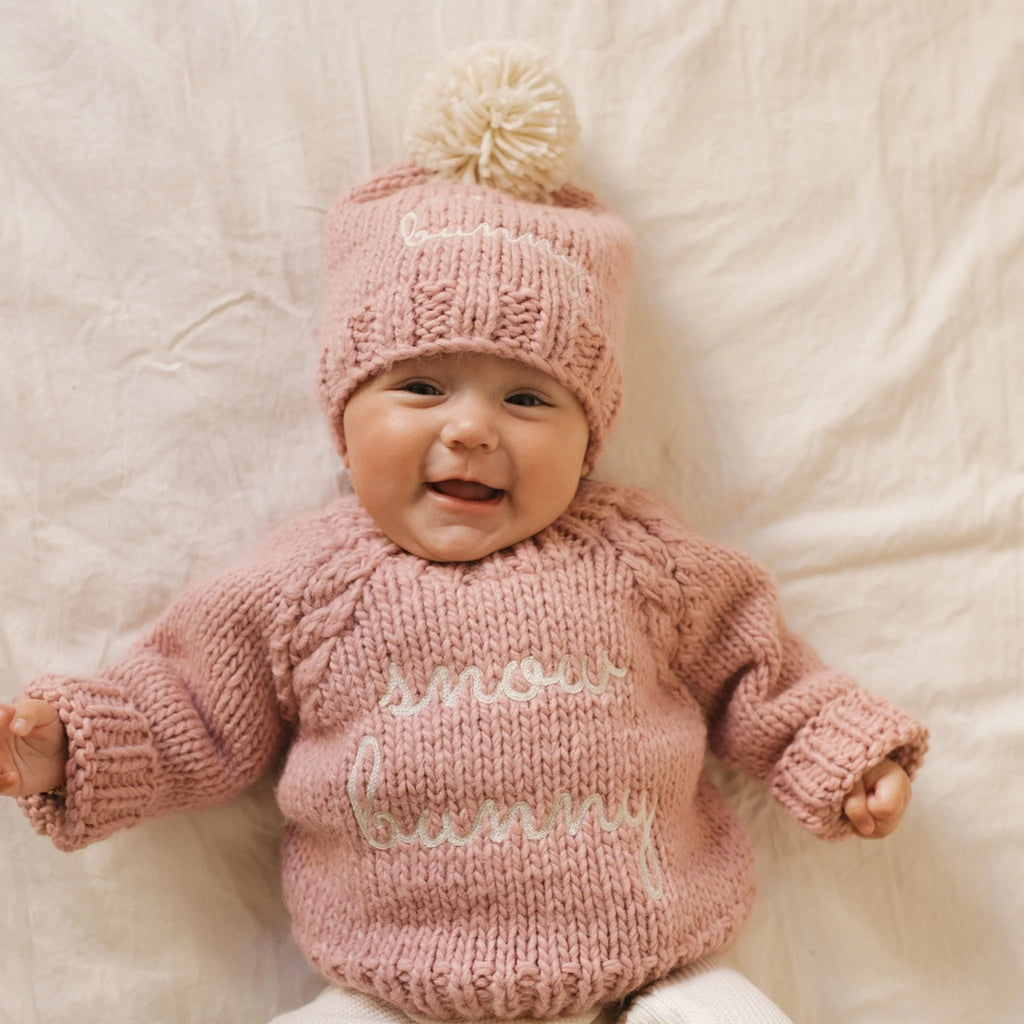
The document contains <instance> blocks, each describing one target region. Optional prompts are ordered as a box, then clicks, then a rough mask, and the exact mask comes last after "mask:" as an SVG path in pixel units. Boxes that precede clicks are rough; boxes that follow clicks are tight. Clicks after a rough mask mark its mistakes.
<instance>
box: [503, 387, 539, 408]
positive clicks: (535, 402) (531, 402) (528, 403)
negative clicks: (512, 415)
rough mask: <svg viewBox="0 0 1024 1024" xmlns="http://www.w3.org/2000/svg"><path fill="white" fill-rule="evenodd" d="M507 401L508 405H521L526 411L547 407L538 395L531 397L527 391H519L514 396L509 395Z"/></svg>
mask: <svg viewBox="0 0 1024 1024" xmlns="http://www.w3.org/2000/svg"><path fill="white" fill-rule="evenodd" d="M507 401H508V402H509V404H510V405H521V406H524V407H525V408H527V409H533V408H536V407H538V406H542V405H547V402H545V401H544V399H543V398H541V397H540V396H539V395H532V394H530V392H529V391H521V392H519V393H517V394H515V395H509V397H508V399H507Z"/></svg>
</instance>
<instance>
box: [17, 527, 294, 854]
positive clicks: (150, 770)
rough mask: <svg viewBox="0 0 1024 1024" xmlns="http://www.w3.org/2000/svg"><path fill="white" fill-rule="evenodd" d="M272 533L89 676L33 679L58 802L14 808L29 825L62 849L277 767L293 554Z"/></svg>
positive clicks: (38, 798) (290, 539)
mask: <svg viewBox="0 0 1024 1024" xmlns="http://www.w3.org/2000/svg"><path fill="white" fill-rule="evenodd" d="M307 533H308V530H307V531H303V530H301V529H300V530H297V531H296V530H286V531H284V532H283V533H282V534H279V535H278V536H277V537H276V538H275V539H274V540H273V541H272V542H270V543H269V544H267V545H265V546H264V548H262V549H261V553H260V554H259V555H258V556H254V557H253V558H252V559H250V560H249V561H247V562H246V563H244V564H242V565H241V566H239V567H236V568H235V569H232V570H230V571H229V572H227V573H225V574H224V575H222V576H220V577H219V578H217V579H215V580H213V581H212V582H209V583H206V584H204V585H201V586H199V587H197V588H195V589H193V590H191V591H189V592H188V593H186V594H184V595H183V596H182V597H180V598H179V599H178V600H177V601H176V602H175V603H174V605H173V606H172V607H171V608H170V610H169V611H168V612H167V613H166V614H165V615H164V616H163V617H162V619H160V620H159V621H158V623H157V624H156V625H155V627H154V628H153V629H152V630H151V631H150V632H149V633H148V635H146V636H144V637H143V638H142V639H141V640H140V641H139V642H137V643H136V644H135V645H134V646H133V647H132V648H131V650H130V651H129V652H128V654H127V656H126V657H125V658H124V659H123V660H121V661H119V662H117V663H116V664H114V665H112V666H110V667H109V668H107V669H105V670H103V671H102V672H100V673H99V674H97V675H95V676H88V677H87V676H77V677H58V676H45V677H43V678H40V679H37V680H36V681H35V682H33V683H32V684H31V685H30V686H29V687H28V688H27V689H26V694H27V695H28V696H31V697H36V698H40V699H42V700H46V701H49V702H50V703H52V704H53V705H54V706H55V707H56V708H57V709H58V712H59V715H60V718H61V720H62V722H63V724H64V727H65V730H66V733H67V741H68V760H67V768H66V795H63V796H54V795H50V794H37V795H34V796H30V797H25V798H22V800H21V804H22V808H23V810H24V811H25V813H26V814H27V816H28V817H29V819H30V821H31V823H32V825H33V827H34V828H35V829H36V831H37V832H39V833H40V834H44V835H48V836H49V837H50V838H51V840H52V841H53V843H54V844H55V845H56V846H57V847H58V848H60V849H63V850H74V849H78V848H80V847H83V846H85V845H87V844H89V843H91V842H94V841H96V840H98V839H102V838H104V837H105V836H107V835H109V834H111V833H112V832H114V831H116V830H118V829H121V828H125V827H128V826H130V825H133V824H135V823H137V822H138V821H140V820H142V819H144V818H147V817H154V816H157V815H160V814H165V813H168V812H171V811H175V810H181V809H185V808H195V807H200V806H203V805H207V804H211V803H214V802H216V801H220V800H224V799H227V798H229V797H231V796H233V795H235V794H237V793H239V792H241V791H242V790H243V789H244V788H245V787H246V786H248V785H249V784H250V783H252V782H254V781H255V780H256V779H257V778H259V777H260V776H261V775H263V774H264V773H265V772H266V771H267V770H268V769H269V768H270V767H271V766H272V765H273V764H274V762H275V760H276V758H277V757H278V756H279V754H280V752H281V750H282V746H283V743H284V741H285V738H286V735H287V731H288V727H289V718H290V713H289V709H288V706H287V700H284V701H282V695H283V694H285V693H286V692H287V674H288V665H287V654H286V653H285V651H286V646H287V645H286V641H285V633H286V624H287V622H288V619H289V608H290V599H289V597H288V590H289V584H288V581H289V578H290V573H293V572H294V560H295V549H296V548H297V547H298V548H302V547H303V546H304V545H303V541H304V540H308V537H307V536H306V534H307Z"/></svg>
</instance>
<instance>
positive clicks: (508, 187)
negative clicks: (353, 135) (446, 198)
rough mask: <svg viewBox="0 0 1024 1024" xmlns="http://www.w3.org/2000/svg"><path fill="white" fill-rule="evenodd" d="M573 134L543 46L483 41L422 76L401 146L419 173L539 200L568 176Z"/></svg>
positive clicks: (571, 115) (571, 114)
mask: <svg viewBox="0 0 1024 1024" xmlns="http://www.w3.org/2000/svg"><path fill="white" fill-rule="evenodd" d="M578 135H579V126H578V124H577V121H576V111H575V108H574V106H573V102H572V97H571V96H570V95H569V92H568V90H567V89H566V88H565V86H564V85H563V84H562V83H561V82H560V81H559V79H558V78H557V76H556V75H555V73H554V71H553V70H552V69H551V67H550V65H549V64H548V62H547V60H546V58H545V56H544V54H543V53H542V52H541V51H540V50H538V49H537V48H536V47H534V46H531V45H530V44H529V43H524V42H509V43H481V44H478V45H477V46H473V47H470V48H469V49H466V50H461V51H459V52H457V53H454V54H452V55H451V57H449V58H448V60H447V61H445V62H444V63H443V64H442V65H441V66H439V67H437V68H435V69H434V70H433V71H432V72H431V73H430V74H428V75H427V77H426V79H425V80H424V82H423V85H422V86H421V87H420V89H419V91H418V92H417V93H416V95H415V96H414V97H413V101H412V104H411V106H410V109H409V120H408V124H407V127H406V131H405V144H406V147H407V148H408V150H409V154H410V156H411V157H412V158H413V159H414V160H415V161H416V163H418V164H419V165H420V167H422V168H423V169H424V170H427V171H431V172H433V173H436V174H438V175H440V176H442V177H445V178H454V179H457V180H461V181H466V182H474V183H476V184H479V185H490V186H491V187H493V188H499V189H502V190H503V191H505V192H509V193H511V194H512V195H514V196H516V197H517V198H520V199H532V200H543V199H544V198H545V197H546V196H547V195H548V194H549V193H551V192H554V191H555V189H557V188H559V187H560V186H561V185H563V184H565V182H566V180H567V179H568V177H569V168H570V165H571V163H572V158H573V151H574V149H575V145H576V139H577V137H578Z"/></svg>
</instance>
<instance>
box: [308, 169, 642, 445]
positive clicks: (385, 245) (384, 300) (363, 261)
mask: <svg viewBox="0 0 1024 1024" xmlns="http://www.w3.org/2000/svg"><path fill="white" fill-rule="evenodd" d="M632 263H633V241H632V235H631V233H630V230H629V228H628V226H627V225H626V223H625V222H624V221H623V220H622V219H621V218H620V217H618V216H617V215H616V214H614V213H612V212H611V211H610V210H608V209H606V208H605V207H604V206H602V205H601V204H600V203H598V202H597V200H596V199H595V198H594V197H593V196H592V195H591V194H590V193H589V192H585V191H583V190H582V189H578V188H574V187H573V186H571V185H565V186H563V187H562V188H561V189H559V190H558V191H557V192H555V193H554V194H553V195H552V196H551V197H550V199H549V201H547V202H529V201H526V200H522V199H515V198H513V197H512V196H510V195H507V194H506V193H504V192H500V191H498V190H497V189H493V188H487V187H484V186H481V185H472V184H454V183H452V182H445V181H439V180H437V179H435V178H434V177H432V176H431V175H429V174H428V173H427V172H425V171H423V170H421V169H420V168H418V167H416V166H415V165H413V164H402V165H399V166H396V167H392V168H390V169H388V170H387V171H384V172H383V173H381V174H379V175H377V176H376V177H374V178H373V179H372V180H370V181H369V182H366V183H365V184H363V185H360V186H359V187H358V188H355V189H353V190H352V191H350V192H349V193H348V194H347V195H345V196H343V197H342V198H341V199H340V200H339V201H338V202H337V203H336V204H335V206H334V208H333V209H332V210H331V212H330V214H329V216H328V218H327V224H326V229H325V238H324V272H323V280H324V300H323V314H322V320H321V327H320V334H321V343H322V345H323V355H322V358H321V364H320V394H321V399H322V403H323V405H324V408H325V410H326V412H327V416H328V420H329V421H330V424H331V427H332V429H333V431H334V434H335V440H336V442H337V443H338V445H339V446H340V447H341V448H342V449H343V448H344V435H343V431H342V416H343V414H344V410H345V404H346V403H347V402H348V399H349V398H350V397H351V395H352V392H353V391H354V390H355V389H356V388H357V387H358V386H359V385H360V384H361V383H363V382H364V381H366V380H368V379H369V378H370V377H373V376H376V375H377V374H378V373H381V372H382V371H384V370H386V369H388V368H389V367H390V366H391V365H393V364H394V363H396V362H398V361H400V360H402V359H409V358H413V357H422V356H429V355H435V354H438V353H441V352H484V353H489V354H491V355H496V356H501V357H504V358H507V359H516V360H519V361H521V362H525V363H528V364H530V365H531V366H535V367H537V368H539V369H540V370H543V371H544V372H545V373H548V374H550V375H551V376H552V377H554V378H555V379H556V380H557V381H559V382H560V383H562V384H564V385H565V386H566V387H567V388H569V390H570V391H572V392H573V393H574V394H575V395H576V396H577V397H578V398H579V399H580V401H581V402H582V403H583V407H584V410H585V412H586V415H587V421H588V424H589V426H590V450H589V455H588V458H589V461H590V462H591V464H593V462H594V461H595V459H596V458H597V455H598V453H599V451H600V449H601V446H602V445H603V443H604V440H605V438H606V436H607V434H608V431H609V428H610V427H611V425H612V423H613V422H614V420H615V418H616V416H617V414H618V411H619V408H620V406H621V403H622V375H621V371H620V369H619V358H618V350H619V348H620V345H621V339H622V333H623V321H624V315H625V301H626V292H627V290H628V285H629V280H630V277H631V274H632Z"/></svg>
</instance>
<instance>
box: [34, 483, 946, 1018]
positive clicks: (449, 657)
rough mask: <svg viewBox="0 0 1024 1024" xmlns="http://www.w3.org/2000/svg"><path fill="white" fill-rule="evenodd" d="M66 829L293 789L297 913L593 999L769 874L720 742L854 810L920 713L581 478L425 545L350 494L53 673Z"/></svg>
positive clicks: (608, 996) (704, 946) (97, 833)
mask: <svg viewBox="0 0 1024 1024" xmlns="http://www.w3.org/2000/svg"><path fill="white" fill-rule="evenodd" d="M30 693H31V694H32V695H33V696H38V697H43V698H45V699H49V700H52V701H54V702H55V703H56V704H57V705H58V707H59V708H60V713H61V716H62V718H63V720H64V722H65V723H66V725H67V728H68V735H69V739H70V757H69V762H68V780H67V781H68V791H67V797H66V799H65V800H60V799H55V798H52V797H48V796H44V795H40V796H35V797H31V798H28V799H25V800H24V801H23V804H24V806H25V808H26V809H27V811H28V813H29V815H30V816H31V818H32V820H33V822H34V824H35V827H36V828H37V829H39V830H40V831H42V832H44V833H47V834H49V835H50V836H51V837H52V839H53V841H54V842H55V843H56V844H57V845H58V846H59V847H61V848H62V849H74V848H76V847H80V846H83V845H85V844H86V843H88V842H91V841H92V840H96V839H99V838H101V837H103V836H105V835H107V834H109V833H110V832H112V831H113V830H114V829H116V828H119V827H123V826H126V825H132V824H134V823H136V822H138V821H139V820H140V819H142V818H145V817H149V816H152V815H154V814H159V813H162V812H166V811H172V810H176V809H179V808H185V807H195V806H198V805H202V804H207V803H210V802H212V801H215V800H220V799H224V798H226V797H229V796H231V795H232V794H234V793H237V792H238V791H239V790H241V789H242V788H243V787H245V786H247V785H248V784H249V783H251V782H252V781H253V780H255V779H256V778H258V777H259V776H260V775H262V774H264V773H265V772H267V771H268V770H269V769H271V768H272V767H273V766H274V765H276V764H278V763H279V761H280V759H281V758H282V755H284V754H285V753H286V752H287V759H286V761H285V762H284V766H283V770H282V774H281V778H280V783H279V786H278V791H277V794H278V800H279V803H280V806H281V809H282V811H283V814H284V817H285V820H286V827H287V833H286V839H285V849H284V871H285V879H286V893H287V898H288V901H289V905H290V907H291V910H292V913H293V916H294V924H295V934H296V937H297V939H298V941H299V943H300V944H301V946H302V947H303V949H304V950H305V951H306V953H307V954H308V956H309V957H310V958H311V960H312V961H313V962H314V963H315V964H316V965H317V966H318V967H319V968H320V969H321V970H322V971H323V972H324V973H325V974H326V975H327V976H328V977H329V978H330V979H332V980H333V981H335V982H336V983H338V984H341V985H342V986H345V987H348V988H351V989H354V990H357V991H363V992H367V993H374V994H376V995H378V996H379V997H381V998H383V999H385V1000H387V1001H388V1002H390V1003H392V1004H394V1005H396V1006H398V1007H400V1008H403V1009H405V1010H408V1011H410V1012H412V1013H415V1014H420V1015H422V1016H426V1017H430V1018H434V1019H459V1018H462V1019H472V1018H485V1017H501V1018H508V1017H525V1016H536V1017H552V1016H556V1015H559V1014H571V1013H580V1012H584V1011H586V1010H587V1009H588V1008H590V1007H592V1006H594V1005H597V1004H601V1003H605V1002H609V1001H612V1000H614V999H616V998H618V997H620V996H622V995H623V994H625V993H628V992H630V991H633V990H635V989H637V988H639V987H641V986H643V985H644V984H646V983H648V982H650V981H652V980H654V979H657V978H659V977H661V976H664V975H665V974H667V973H668V972H669V971H670V970H672V969H673V968H675V967H677V966H679V965H682V964H685V963H689V962H692V961H694V960H696V959H697V958H699V957H701V956H702V955H703V954H705V953H708V952H711V951H714V950H717V949H721V948H723V947H725V946H726V945H728V944H729V943H730V942H731V940H732V939H733V938H734V937H735V935H736V934H737V932H738V931H739V929H740V927H741V926H742V924H743V922H744V919H745V918H746V916H747V913H748V910H749V908H750V905H751V901H752V899H753V892H754V887H753V879H752V870H751V857H750V851H749V849H748V843H747V839H746V837H745V834H744V831H743V829H742V827H741V826H740V824H739V823H738V821H737V820H736V818H735V817H734V816H733V814H732V813H731V812H730V811H729V809H728V808H727V807H726V805H725V803H724V802H723V800H722V798H721V797H720V795H719V794H718V793H717V792H716V790H715V789H714V788H713V786H712V785H711V784H710V783H709V781H708V780H707V777H706V776H705V774H704V771H703V760H704V755H705V751H706V749H707V747H708V745H709V744H710V747H711V748H712V749H713V750H714V751H715V752H716V753H717V754H718V755H719V757H721V758H722V759H723V760H724V761H726V762H727V763H728V764H731V765H734V766H736V767H737V768H740V769H743V770H745V771H747V772H750V773H752V774H753V775H755V776H757V777H758V778H760V779H763V780H765V781H766V783H767V784H768V785H769V786H770V788H771V790H772V792H773V793H774V794H775V795H776V797H778V799H779V800H780V801H781V802H782V803H783V804H784V805H785V806H786V807H787V808H788V810H789V811H790V812H791V813H792V814H793V815H794V817H795V818H796V819H797V820H798V821H799V822H801V823H802V824H803V825H805V826H807V827H808V828H810V829H811V830H813V831H814V832H816V833H818V834H819V835H822V836H824V837H826V838H830V839H831V838H838V837H840V836H843V835H845V834H846V833H847V832H848V831H849V828H848V825H847V824H846V823H845V821H844V819H843V816H842V809H841V807H842V799H843V796H844V794H845V793H846V792H847V791H848V789H849V788H850V787H851V786H852V784H853V782H854V780H856V779H857V778H858V777H859V776H860V775H861V774H862V773H863V772H864V771H865V770H866V769H867V768H868V767H869V766H871V765H872V764H873V763H874V762H876V761H879V760H880V759H882V758H883V757H884V756H886V755H887V754H890V753H892V754H893V756H895V757H896V758H897V759H898V760H899V762H900V763H901V764H902V765H903V766H904V767H905V768H906V769H907V771H908V772H910V773H911V774H913V772H914V771H915V769H916V768H917V766H918V763H919V761H920V758H921V756H922V754H923V752H924V749H925V742H926V741H925V731H924V730H923V729H922V728H921V726H919V725H918V724H917V723H916V722H914V721H913V720H912V719H911V718H909V717H908V716H907V715H906V714H904V713H903V712H901V711H898V710H896V709H895V708H893V707H891V706H890V705H889V704H887V703H886V702H885V701H884V700H882V699H880V698H878V697H874V696H871V695H869V694H867V693H865V692H864V691H862V690H860V689H858V688H857V687H856V685H855V684H854V683H853V682H852V681H851V680H849V679H848V678H846V677H844V676H842V675H840V674H838V673H836V672H833V671H830V670H828V669H826V668H824V667H823V666H822V665H821V663H820V662H819V660H818V658H817V657H816V656H815V654H814V653H813V651H811V650H810V648H809V647H808V646H807V645H806V644H804V643H803V642H801V641H800V640H798V639H797V638H795V637H794V636H792V635H791V634H790V633H789V632H787V631H786V629H785V627H784V626H783V625H782V623H781V622H780V619H779V613H778V607H777V603H776V598H775V593H774V591H773V588H772V586H771V584H770V583H769V581H768V580H767V579H766V577H765V575H764V574H763V573H762V572H761V571H760V570H759V569H758V568H757V567H756V566H755V565H753V564H752V563H751V562H750V561H749V560H747V559H746V558H745V557H743V556H741V555H739V554H737V553H735V552H733V551H730V550H728V549H724V548H721V547H716V546H714V545H711V544H709V543H707V542H705V541H703V540H701V539H699V538H697V537H696V536H693V535H692V534H690V533H688V532H687V531H686V530H685V529H683V528H682V527H681V526H679V525H678V524H677V523H676V522H675V521H674V520H673V519H672V518H671V517H670V516H669V515H667V514H665V513H664V511H663V510H662V509H661V507H660V506H659V505H658V504H657V503H655V502H654V501H653V499H650V498H648V497H645V496H643V495H641V494H639V493H637V492H632V491H627V490H624V489H621V488H617V487H614V486H612V485H605V484H594V483H585V484H583V485H582V486H581V491H580V494H579V495H578V496H577V499H576V501H575V502H574V503H573V505H572V506H571V507H570V508H569V510H568V511H567V512H566V513H565V514H564V515H563V516H562V517H561V518H560V519H559V520H558V521H557V522H556V523H555V524H553V525H552V526H551V527H549V528H548V529H546V530H545V531H543V532H542V533H540V534H538V535H537V536H536V537H533V538H531V539H530V540H527V541H523V542H522V543H520V544H519V545H517V546H515V547H514V548H511V549H509V550H506V551H501V552H498V553H496V554H494V555H492V556H490V557H488V558H486V559H483V560H482V561H479V562H474V563H464V564H454V565H452V564H448V565H442V564H434V563H430V562H426V561H423V560H421V559H419V558H416V557H414V556H411V555H408V554H406V553H405V552H402V551H400V550H399V549H398V548H396V547H395V546H394V545H393V544H391V543H390V542H389V541H388V540H387V539H386V538H385V537H383V536H382V535H381V534H380V533H379V532H378V531H377V529H376V527H375V526H374V525H373V523H372V522H371V521H370V520H369V518H368V517H367V516H366V514H365V512H364V511H363V510H362V509H361V507H360V506H359V504H358V503H357V502H356V501H355V500H354V499H344V500H342V501H340V502H339V503H337V504H335V505H334V506H332V507H331V508H329V509H328V510H326V511H325V512H323V513H321V514H319V515H317V516H315V517H312V518H308V519H306V520H303V521H301V522H299V523H297V524H295V525H292V526H290V527H288V528H286V529H285V530H283V531H282V532H280V533H279V534H278V535H277V536H276V537H275V538H274V539H273V540H272V542H270V543H269V545H268V546H266V547H265V548H263V549H262V550H261V552H260V553H259V554H258V555H257V556H255V557H254V558H253V559H252V560H250V561H248V562H247V563H246V564H244V565H242V566H241V567H239V568H237V569H235V570H233V571H231V572H229V573H227V574H226V575H224V576H223V577H221V578H220V579H218V580H216V581H214V582H212V583H210V584H208V585H206V586H203V587H201V588H199V589H197V590H196V591H194V592H192V593H190V594H188V595H186V596H185V597H183V598H182V599H180V600H179V601H178V603H177V604H176V605H175V606H174V607H173V608H172V610H171V611H170V612H169V613H168V614H167V616H166V617H165V618H164V619H163V620H162V621H161V622H160V623H159V624H158V625H157V626H156V628H155V629H154V630H153V632H152V633H151V634H150V635H149V636H148V637H147V638H145V639H144V640H143V641H142V642H141V643H139V644H138V645H137V646H136V647H135V648H134V649H133V650H132V652H131V653H130V654H129V656H128V657H127V658H126V659H125V660H124V661H122V662H121V663H119V664H117V665H115V666H113V667H112V668H110V669H108V670H107V671H106V672H104V673H103V674H102V676H101V677H100V678H97V679H61V680H57V679H54V678H46V679H42V680H40V681H38V682H37V683H36V684H35V685H33V686H32V687H31V688H30Z"/></svg>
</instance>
